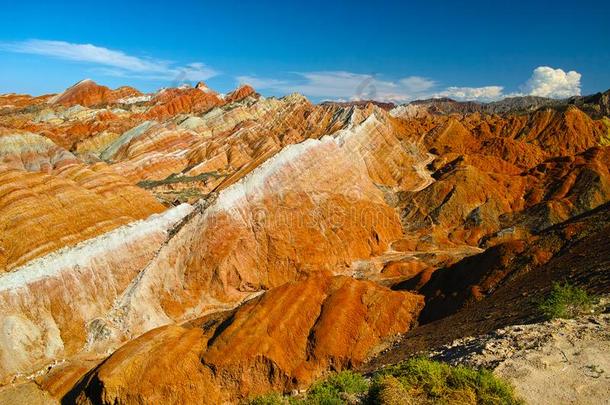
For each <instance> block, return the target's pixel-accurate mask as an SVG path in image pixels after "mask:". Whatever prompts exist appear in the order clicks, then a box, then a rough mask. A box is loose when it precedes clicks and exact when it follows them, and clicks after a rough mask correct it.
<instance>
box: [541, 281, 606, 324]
mask: <svg viewBox="0 0 610 405" xmlns="http://www.w3.org/2000/svg"><path fill="white" fill-rule="evenodd" d="M595 301H596V298H595V297H593V296H591V295H589V294H588V293H587V292H586V291H585V290H583V289H582V288H578V287H576V286H573V285H571V284H568V283H566V284H560V283H554V284H553V289H552V290H551V293H550V294H549V296H548V297H547V298H546V299H545V300H543V301H542V302H541V303H540V311H541V312H542V313H543V314H544V315H545V316H546V317H547V318H549V319H555V318H574V317H576V316H578V315H582V314H585V313H588V312H590V311H591V308H592V307H593V304H595Z"/></svg>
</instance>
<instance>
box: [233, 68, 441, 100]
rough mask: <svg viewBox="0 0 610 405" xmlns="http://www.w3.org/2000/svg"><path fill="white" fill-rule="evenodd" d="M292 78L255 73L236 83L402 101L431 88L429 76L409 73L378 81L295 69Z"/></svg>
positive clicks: (328, 95)
mask: <svg viewBox="0 0 610 405" xmlns="http://www.w3.org/2000/svg"><path fill="white" fill-rule="evenodd" d="M292 75H293V79H292V80H277V79H270V78H264V77H259V76H239V77H237V79H238V81H239V82H242V83H249V84H251V85H253V86H254V87H256V88H260V89H267V90H273V91H277V92H279V93H291V92H297V93H302V94H304V95H306V96H309V97H315V98H323V99H324V98H327V99H344V100H364V99H375V100H385V101H394V102H405V101H408V100H410V99H413V98H414V97H417V96H418V95H421V94H423V93H424V92H425V91H427V90H429V89H430V88H431V87H434V86H435V85H436V83H435V82H434V81H432V80H430V79H427V78H424V77H419V76H409V77H405V78H402V79H400V80H398V81H388V80H382V79H380V78H379V77H376V76H374V75H369V74H360V73H352V72H345V71H320V72H295V73H293V74H292Z"/></svg>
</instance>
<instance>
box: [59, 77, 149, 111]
mask: <svg viewBox="0 0 610 405" xmlns="http://www.w3.org/2000/svg"><path fill="white" fill-rule="evenodd" d="M140 95H142V93H140V92H139V91H138V90H136V89H134V88H132V87H127V86H125V87H120V88H118V89H116V90H111V89H109V88H108V87H106V86H100V85H98V84H97V83H95V82H94V81H93V80H89V79H85V80H83V81H80V82H78V83H76V84H75V85H74V86H72V87H70V88H69V89H67V90H66V91H64V92H63V93H60V94H57V95H56V96H54V97H52V98H51V99H49V101H48V102H49V103H51V104H58V105H63V106H67V107H70V106H73V105H77V104H78V105H81V106H83V107H91V106H95V105H102V104H109V103H113V102H116V101H117V100H120V99H121V98H126V97H135V96H140Z"/></svg>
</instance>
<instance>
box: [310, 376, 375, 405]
mask: <svg viewBox="0 0 610 405" xmlns="http://www.w3.org/2000/svg"><path fill="white" fill-rule="evenodd" d="M368 389H369V384H368V382H367V381H366V380H365V379H364V377H362V376H361V375H360V374H356V373H354V372H352V371H342V372H340V373H338V374H333V375H331V376H330V377H328V378H327V379H326V380H323V381H320V382H317V383H315V384H314V385H312V386H311V388H310V389H309V390H308V391H307V397H306V398H305V400H304V401H303V402H304V403H305V404H312V405H314V404H315V405H335V404H345V403H346V398H349V397H350V396H351V397H356V396H357V395H358V394H362V393H364V392H366V391H368Z"/></svg>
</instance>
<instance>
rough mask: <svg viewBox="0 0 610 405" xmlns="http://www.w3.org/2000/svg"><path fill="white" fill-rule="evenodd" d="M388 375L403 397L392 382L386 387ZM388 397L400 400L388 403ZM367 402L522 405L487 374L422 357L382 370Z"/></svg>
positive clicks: (503, 385) (502, 382) (505, 384)
mask: <svg viewBox="0 0 610 405" xmlns="http://www.w3.org/2000/svg"><path fill="white" fill-rule="evenodd" d="M388 376H391V377H393V378H395V379H397V380H398V381H399V382H400V384H401V385H402V387H403V389H404V390H405V394H404V395H402V396H401V395H400V391H399V390H398V388H397V387H396V384H395V383H393V384H392V386H388V382H387V381H388ZM390 381H392V380H390ZM388 388H390V390H388ZM389 397H392V398H401V397H402V399H401V400H400V401H398V400H394V401H388V398H389ZM369 399H370V401H371V402H372V403H381V404H384V403H386V404H402V403H422V402H423V403H445V404H507V405H508V404H521V401H519V400H518V399H516V398H515V395H514V393H513V389H512V387H511V386H510V385H508V384H507V383H505V382H504V381H502V380H500V379H498V378H497V377H495V376H494V375H493V374H492V373H491V372H489V371H486V370H475V369H472V368H468V367H463V366H450V365H448V364H445V363H440V362H436V361H431V360H428V359H425V358H416V359H410V360H407V361H404V362H402V363H400V364H398V365H396V366H393V367H389V368H387V369H384V370H383V371H382V372H380V373H379V374H378V376H377V377H376V379H375V382H374V383H373V385H372V387H371V390H370V394H369ZM386 401H387V402H386Z"/></svg>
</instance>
